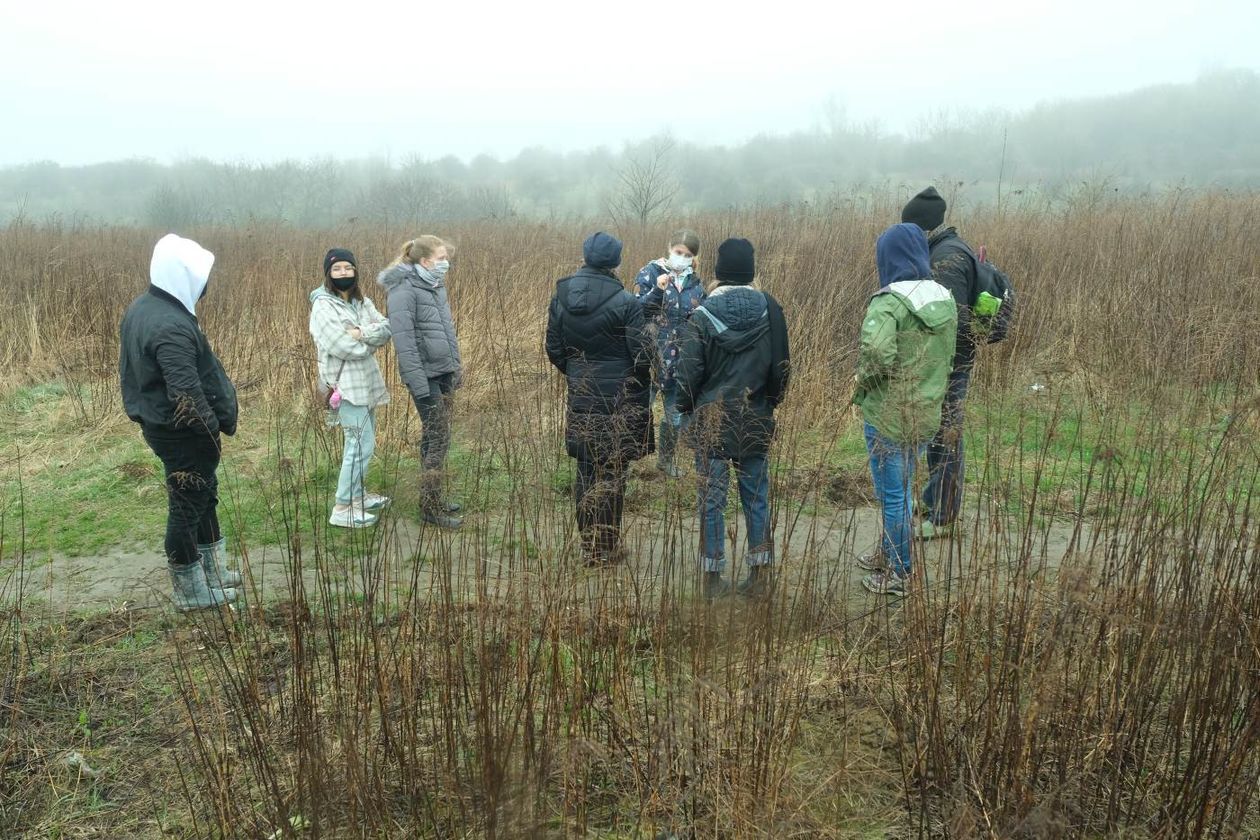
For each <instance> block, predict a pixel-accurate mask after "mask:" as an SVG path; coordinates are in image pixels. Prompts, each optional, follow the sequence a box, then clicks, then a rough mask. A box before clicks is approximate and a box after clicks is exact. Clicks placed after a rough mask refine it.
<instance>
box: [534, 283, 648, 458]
mask: <svg viewBox="0 0 1260 840" xmlns="http://www.w3.org/2000/svg"><path fill="white" fill-rule="evenodd" d="M654 351H655V348H654V347H653V345H652V339H651V337H650V336H649V335H648V333H647V330H646V326H645V322H644V318H643V307H642V306H640V305H639V302H638V301H637V300H635V298H634V295H632V294H630V293H629V292H627V291H626V290H625V289H624V288H623V287H622V285H621V282H620V281H619V280H618V279H617V278H616V277H614V276H613V275H612V274H610V273H608V272H605V271H601V270H599V269H595V268H591V267H590V266H583V267H582V268H580V269H579V270H578V272H577V273H576V274H574V275H573V276H572V277H566V278H565V279H563V280H561V281H559V282H558V283H556V294H555V296H554V297H553V298H552V299H551V306H550V307H549V308H548V310H547V358H548V359H550V360H551V363H552V364H553V365H555V366H556V369H557V370H559V371H560V372H561V373H563V374H564V375H565V377H567V379H568V382H569V396H568V411H567V414H566V416H565V433H564V439H565V447H566V449H567V450H568V452H569V454H570V455H571V456H573V457H574V458H582V459H584V460H607V459H614V458H620V459H624V460H633V459H635V458H642V457H643V456H644V455H646V454H648V453H649V452H651V451H652V450H653V447H654V445H655V443H654V440H653V435H652V415H651V408H650V406H649V390H648V386H649V385H650V383H651V381H652V354H653V352H654Z"/></svg>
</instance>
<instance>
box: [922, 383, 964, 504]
mask: <svg viewBox="0 0 1260 840" xmlns="http://www.w3.org/2000/svg"><path fill="white" fill-rule="evenodd" d="M970 381H971V371H969V370H956V371H953V372H952V373H950V375H949V386H948V388H947V389H946V391H945V404H944V405H943V406H942V407H941V428H940V429H939V430H937V432H936V437H934V438H932V442H931V443H929V444H928V450H927V467H928V481H927V487H925V488H924V490H923V507H924V511H923V515H924V517H925V518H927V519H929V520H931V522H932V524H933V525H948V524H949V523H951V522H953V521H954V520H955V519H957V518H958V513H959V511H961V510H962V501H963V471H964V468H965V467H966V462H965V460H964V457H963V435H962V432H963V402H964V401H965V400H966V399H967V385H968V383H970Z"/></svg>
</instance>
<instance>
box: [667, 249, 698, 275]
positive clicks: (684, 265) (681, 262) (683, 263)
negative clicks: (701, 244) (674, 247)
mask: <svg viewBox="0 0 1260 840" xmlns="http://www.w3.org/2000/svg"><path fill="white" fill-rule="evenodd" d="M694 261H695V257H685V256H683V255H682V254H670V255H669V259H668V260H666V262H668V263H669V267H670V269H672V270H673V271H675V272H679V273H681V272H684V271H686V270H687V269H689V268H691V264H692V263H693V262H694Z"/></svg>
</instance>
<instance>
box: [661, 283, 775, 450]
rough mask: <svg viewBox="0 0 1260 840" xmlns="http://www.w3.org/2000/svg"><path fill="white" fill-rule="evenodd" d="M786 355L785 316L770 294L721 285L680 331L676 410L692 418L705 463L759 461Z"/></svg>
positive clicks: (770, 435)
mask: <svg viewBox="0 0 1260 840" xmlns="http://www.w3.org/2000/svg"><path fill="white" fill-rule="evenodd" d="M790 366H791V354H790V350H789V346H788V335H787V323H786V321H785V320H784V317H783V310H782V308H781V307H780V306H779V303H778V301H776V300H775V299H774V298H773V297H771V296H770V295H768V294H766V293H764V292H762V291H759V290H757V289H754V288H751V287H750V286H743V285H723V286H719V287H718V288H717V289H715V290H714V291H713V293H712V294H711V295H709V297H708V299H707V300H706V301H705V302H704V305H703V306H701V307H699V308H697V309H696V311H695V313H694V314H693V315H692V317H691V321H690V323H689V324H688V325H687V326H686V327H685V328H684V338H683V344H682V351H681V356H680V361H679V363H678V371H677V374H676V377H677V381H678V410H679V411H680V412H682V413H684V414H691V413H694V414H695V418H694V420H695V422H694V423H693V425H692V431H693V437H694V438H695V444H696V446H697V448H699V449H700V450H701V451H704V452H705V453H707V454H708V455H709V456H710V457H719V458H743V457H748V456H755V455H764V454H765V453H766V452H767V451H768V449H769V447H770V441H771V439H772V438H773V436H774V409H775V408H776V407H777V406H778V404H779V403H780V401H782V399H783V397H784V395H785V394H786V392H787V385H788V378H789V374H790Z"/></svg>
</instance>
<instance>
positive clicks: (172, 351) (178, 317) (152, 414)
mask: <svg viewBox="0 0 1260 840" xmlns="http://www.w3.org/2000/svg"><path fill="white" fill-rule="evenodd" d="M120 338H121V345H122V346H121V350H120V352H119V357H118V370H119V377H120V379H121V381H122V397H123V407H124V408H125V409H126V410H127V416H128V417H130V418H131V419H132V420H134V421H135V422H137V423H139V424H141V425H142V426H143V427H144V428H145V429H146V430H147V431H155V432H158V433H162V432H167V433H188V434H209V435H211V436H213V435H217V434H219V433H220V432H222V433H223V434H225V435H231V434H235V433H236V416H237V406H236V389H235V388H234V387H232V382H231V380H229V379H228V377H227V373H225V372H224V370H223V365H221V364H220V363H219V360H218V358H217V357H216V356H215V355H214V351H213V350H211V349H210V342H209V341H207V340H206V336H205V333H203V332H202V331H201V326H200V325H199V324H198V323H197V319H196V317H195V316H193V314H192V313H191V312H189V311H188V310H187V309H185V308H184V307H183V306H182V305H181V304H180V303H179V301H177V300H176V299H175V298H174V297H172V296H171V295H169V294H167V293H166V292H164V291H162V290H161V289H157V288H154V287H153V286H150V287H149V291H148V292H146V293H145V294H143V295H141V296H140V297H138V298H136V299H135V300H134V301H133V302H132V304H131V306H129V307H127V313H126V314H125V315H123V320H122V327H121V330H120Z"/></svg>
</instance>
